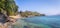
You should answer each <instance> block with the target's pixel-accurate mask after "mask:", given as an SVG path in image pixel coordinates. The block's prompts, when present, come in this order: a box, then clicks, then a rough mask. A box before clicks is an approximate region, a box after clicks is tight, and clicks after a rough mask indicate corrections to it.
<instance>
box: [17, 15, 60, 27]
mask: <svg viewBox="0 0 60 28" xmlns="http://www.w3.org/2000/svg"><path fill="white" fill-rule="evenodd" d="M17 22H20V24H22V25H23V26H22V27H23V28H28V27H26V26H30V25H31V26H32V27H34V26H35V25H36V26H37V27H36V26H35V28H39V27H40V28H42V27H43V28H60V16H37V17H31V18H25V19H23V20H21V19H20V20H18V21H17ZM29 23H30V24H29ZM24 25H26V26H24ZM29 28H30V27H29Z"/></svg>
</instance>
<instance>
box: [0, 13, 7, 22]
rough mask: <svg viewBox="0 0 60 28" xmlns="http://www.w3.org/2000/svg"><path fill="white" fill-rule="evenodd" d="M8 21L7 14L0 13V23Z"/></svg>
mask: <svg viewBox="0 0 60 28" xmlns="http://www.w3.org/2000/svg"><path fill="white" fill-rule="evenodd" d="M7 21H8V16H6V15H4V14H3V13H0V23H6V22H7Z"/></svg>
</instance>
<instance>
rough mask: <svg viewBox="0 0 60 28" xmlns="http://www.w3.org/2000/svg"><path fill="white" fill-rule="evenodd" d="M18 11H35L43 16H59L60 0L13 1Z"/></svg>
mask: <svg viewBox="0 0 60 28" xmlns="http://www.w3.org/2000/svg"><path fill="white" fill-rule="evenodd" d="M15 2H16V4H17V5H18V7H19V8H18V11H26V10H28V11H33V12H34V11H36V12H39V13H42V14H45V15H58V14H60V0H15Z"/></svg>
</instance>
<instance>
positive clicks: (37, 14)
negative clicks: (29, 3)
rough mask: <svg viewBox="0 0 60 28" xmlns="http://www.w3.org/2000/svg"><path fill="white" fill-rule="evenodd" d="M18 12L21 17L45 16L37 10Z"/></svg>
mask: <svg viewBox="0 0 60 28" xmlns="http://www.w3.org/2000/svg"><path fill="white" fill-rule="evenodd" d="M19 13H20V15H21V16H22V17H31V16H45V15H44V14H40V13H38V12H31V11H25V12H22V11H20V12H19Z"/></svg>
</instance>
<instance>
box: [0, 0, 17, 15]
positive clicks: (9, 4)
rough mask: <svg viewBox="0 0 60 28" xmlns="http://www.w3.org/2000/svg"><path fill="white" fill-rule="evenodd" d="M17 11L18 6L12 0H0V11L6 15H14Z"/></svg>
mask: <svg viewBox="0 0 60 28" xmlns="http://www.w3.org/2000/svg"><path fill="white" fill-rule="evenodd" d="M17 11H18V6H17V5H16V3H15V1H14V0H0V12H2V13H3V12H4V13H5V12H6V13H5V14H7V15H15V14H16V13H17Z"/></svg>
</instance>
